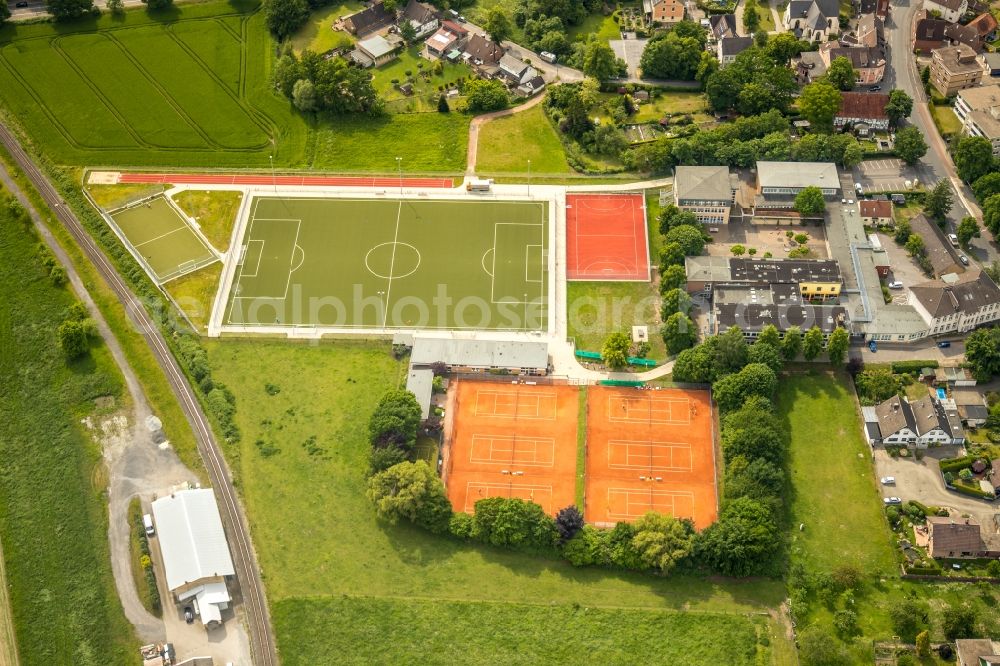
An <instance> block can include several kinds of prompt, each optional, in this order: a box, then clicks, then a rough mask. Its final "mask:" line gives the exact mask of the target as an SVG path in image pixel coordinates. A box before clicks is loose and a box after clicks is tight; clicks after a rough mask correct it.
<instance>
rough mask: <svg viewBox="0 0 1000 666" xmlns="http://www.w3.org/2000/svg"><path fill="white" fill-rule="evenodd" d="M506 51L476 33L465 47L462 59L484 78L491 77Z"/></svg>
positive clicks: (497, 68)
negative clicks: (484, 76)
mask: <svg viewBox="0 0 1000 666" xmlns="http://www.w3.org/2000/svg"><path fill="white" fill-rule="evenodd" d="M506 53H507V52H506V50H504V48H503V47H502V46H500V45H499V44H497V43H496V42H494V41H493V40H491V39H489V38H488V37H484V36H483V35H480V34H479V33H476V34H474V35H472V36H471V37H469V41H468V42H467V43H466V45H465V53H464V57H465V60H466V62H468V64H469V65H471V66H472V67H473V68H474V69H476V70H477V71H479V72H480V73H482V74H484V75H486V76H493V75H494V74H496V73H497V71H498V70H499V68H500V59H501V58H503V57H504V54H506Z"/></svg>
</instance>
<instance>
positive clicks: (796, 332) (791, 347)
mask: <svg viewBox="0 0 1000 666" xmlns="http://www.w3.org/2000/svg"><path fill="white" fill-rule="evenodd" d="M801 350H802V331H801V329H800V328H799V327H798V326H789V327H788V328H787V329H786V330H785V337H783V338H782V339H781V355H782V356H784V357H785V360H786V361H794V360H795V359H796V358H798V357H799V352H800V351H801Z"/></svg>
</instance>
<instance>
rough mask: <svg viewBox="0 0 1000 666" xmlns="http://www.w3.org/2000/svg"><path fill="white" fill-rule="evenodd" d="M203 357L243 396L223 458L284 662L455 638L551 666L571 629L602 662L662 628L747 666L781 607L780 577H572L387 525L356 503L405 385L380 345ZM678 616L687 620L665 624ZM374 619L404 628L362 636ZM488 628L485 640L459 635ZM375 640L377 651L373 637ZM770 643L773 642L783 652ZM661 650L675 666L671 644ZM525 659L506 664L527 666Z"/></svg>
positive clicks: (399, 650)
mask: <svg viewBox="0 0 1000 666" xmlns="http://www.w3.org/2000/svg"><path fill="white" fill-rule="evenodd" d="M206 348H207V349H208V353H209V363H210V365H211V366H212V372H213V377H215V378H216V380H217V381H221V382H224V383H225V384H226V385H227V386H229V387H231V389H232V390H233V391H234V393H235V394H236V398H237V414H236V420H237V422H238V424H239V426H240V429H241V431H242V433H243V436H242V440H241V442H240V443H238V444H229V445H227V446H228V449H227V457H228V458H229V460H230V463H231V465H232V467H233V471H234V474H235V476H236V478H237V480H238V483H239V485H240V488H241V490H242V494H243V497H244V500H245V502H246V506H247V512H248V516H249V519H250V522H251V526H252V529H253V532H254V535H255V543H256V545H257V548H258V552H259V555H260V564H261V568H262V570H263V571H265V572H267V582H268V593H269V600H270V602H271V603H272V607H273V608H274V615H275V622H276V626H277V632H278V644H279V648H280V649H281V652H282V655H283V657H284V658H285V659H286V660H287V661H288V663H290V664H310V663H323V662H324V661H328V660H329V656H330V655H333V654H336V655H337V660H339V661H342V662H351V663H370V662H372V661H383V660H390V659H392V658H394V657H398V656H400V655H401V654H404V653H406V654H414V653H416V651H419V653H420V654H425V655H428V654H434V653H435V652H434V651H435V650H437V649H438V648H439V647H440V648H441V649H444V647H443V646H444V645H445V644H450V643H453V642H454V641H455V640H458V638H459V637H460V638H461V639H462V642H463V644H464V645H465V646H466V653H465V655H464V659H465V660H466V661H469V660H472V661H475V660H477V659H478V660H479V661H482V660H483V659H482V655H483V654H491V653H493V652H494V651H499V652H497V653H498V654H499V653H500V652H504V651H505V650H512V649H528V648H529V647H530V648H531V649H532V650H534V649H538V650H554V651H555V652H551V653H539V654H538V655H537V657H538V658H540V659H544V658H546V657H548V656H552V659H553V660H554V661H557V662H558V661H565V659H566V657H565V656H564V655H565V653H562V652H560V650H561V649H562V648H559V647H557V646H555V645H552V644H553V643H559V642H560V641H559V640H558V639H556V638H555V637H556V636H565V635H566V633H565V631H564V629H565V628H566V627H578V628H579V631H574V632H573V633H572V635H574V636H575V638H574V639H573V640H572V641H570V643H572V644H573V646H575V648H576V651H575V652H574V654H575V655H577V656H578V655H580V654H586V653H587V652H589V651H590V650H601V651H602V654H605V655H608V656H609V658H610V660H611V661H613V660H614V654H615V653H614V649H615V648H613V647H611V646H612V645H615V644H617V643H619V641H620V642H621V643H622V644H624V645H625V646H627V645H629V644H630V642H631V641H633V640H639V639H641V638H642V637H644V636H646V635H648V634H647V633H646V632H648V631H652V630H653V629H654V628H656V627H659V630H660V631H667V632H680V633H683V634H684V635H685V636H687V638H685V639H684V640H687V641H691V642H690V643H686V645H687V646H688V649H690V650H692V651H695V652H699V654H700V652H701V650H702V647H699V646H702V645H704V641H706V640H708V638H707V637H708V636H710V635H715V634H717V632H719V631H720V630H722V628H723V627H726V629H725V631H726V632H727V633H729V632H731V633H732V634H733V635H734V636H740V637H741V638H740V641H739V642H738V643H737V644H736V645H735V646H733V647H732V648H725V647H720V646H716V647H714V648H706V649H705V654H707V655H713V654H714V655H715V656H716V657H718V658H720V659H722V660H723V661H724V662H726V663H744V662H745V661H746V659H747V657H745V656H743V655H745V654H746V652H745V651H744V650H748V649H749V647H750V646H752V644H753V643H754V641H753V640H752V639H751V638H749V635H750V634H749V633H748V632H751V631H753V627H754V626H756V625H757V622H756V620H754V619H753V618H751V617H749V616H748V615H747V614H748V613H757V612H761V611H764V610H766V609H767V608H774V607H776V606H777V604H779V603H780V600H781V599H782V598H783V596H784V586H783V585H782V584H781V583H779V582H776V581H768V580H748V581H743V582H731V581H722V580H714V579H713V580H707V579H701V578H696V577H690V576H680V575H675V576H671V577H669V578H662V577H654V576H645V575H639V574H632V573H624V572H615V571H608V570H599V569H575V568H574V567H572V566H570V565H569V564H567V563H565V562H563V561H561V560H556V559H550V558H545V557H536V556H533V555H528V554H522V553H517V552H511V551H505V550H495V549H490V548H482V547H477V546H473V545H469V544H463V543H459V542H456V541H453V540H451V539H449V538H447V537H435V536H432V535H429V534H427V533H426V532H424V531H423V530H420V529H418V528H415V527H413V526H410V525H397V526H389V525H385V524H381V523H379V522H378V521H377V520H376V518H375V514H374V510H373V508H372V507H371V505H370V503H369V502H368V500H367V499H366V498H365V496H364V485H365V481H364V473H365V469H366V465H367V462H366V451H367V449H368V442H367V439H366V437H367V420H368V417H369V415H370V414H371V411H372V409H373V408H374V405H375V402H376V401H377V399H378V397H379V396H380V395H381V394H382V392H383V391H385V390H386V389H388V388H390V387H394V386H397V385H398V384H399V383H400V382H402V381H404V380H405V368H406V366H405V364H404V363H400V362H397V361H395V360H393V358H392V356H391V354H390V353H389V352H390V350H389V345H388V344H361V343H345V342H337V343H319V344H316V343H310V344H301V345H300V344H290V343H288V342H284V341H266V340H221V341H216V340H211V341H207V342H206ZM289 377H294V378H295V380H294V381H290V380H288V379H287V378H289ZM266 384H271V387H270V391H268V390H265V385H266ZM275 388H277V389H278V391H277V392H275V390H274V389H275ZM407 599H408V600H407ZM487 601H488V602H491V603H481V602H487ZM575 604H578V605H579V606H580V607H582V608H577V606H576V605H575ZM583 608H586V609H587V610H586V611H583ZM457 609H461V610H457ZM614 609H620V610H614ZM677 610H692V611H694V613H692V614H690V615H674V614H672V613H669V611H677ZM706 611H707V612H708V614H706V613H705V612H706ZM584 613H585V615H584ZM719 614H723V615H722V616H720V615H719ZM375 615H378V616H380V617H397V616H405V617H406V618H407V621H406V622H404V623H400V622H395V621H391V622H387V623H386V622H385V621H383V620H379V621H378V623H377V624H375V625H374V627H372V626H369V625H371V623H373V622H375V619H374V616H375ZM461 618H464V619H461ZM626 623H628V624H626ZM483 626H490V631H489V632H483V631H476V632H473V633H471V634H470V632H471V631H472V630H471V629H468V628H466V627H483ZM366 627H368V628H366ZM375 627H378V629H375ZM456 627H457V628H456ZM683 627H686V628H684V629H682V628H683ZM373 630H375V631H377V633H378V635H379V636H380V638H379V639H378V640H371V639H370V636H371V634H370V633H368V632H371V631H373ZM771 633H772V636H771V637H770V639H769V640H770V642H771V643H772V645H774V644H776V643H778V642H780V641H781V640H782V639H780V634H779V636H775V635H773V634H774V632H773V631H772V632H771ZM491 636H498V637H503V636H510V637H511V638H509V639H503V640H502V641H501V640H498V639H494V638H491ZM527 637H530V640H525V639H526V638H527ZM679 640H680V639H679ZM500 643H506V644H507V646H508V647H506V648H501V647H500V646H499V644H500ZM515 645H516V646H518V648H514V647H513V646H515ZM546 645H548V646H549V647H544V646H546ZM678 645H680V644H678ZM453 649H454V648H453V647H449V648H447V651H445V652H441V653H440V654H442V657H441V659H440V663H447V662H448V661H449V657H453V656H455V653H454V652H452V650H453ZM648 649H653V648H648ZM655 649H656V650H658V651H659V650H664V652H662V653H661V652H657V653H656V654H657V656H662V657H663V660H664V661H667V662H669V661H670V659H669V657H670V655H671V654H672V653H669V652H666V651H667V650H671V649H673V648H672V647H668V646H664V645H657V646H656V647H655ZM728 649H732V650H733V652H729V653H720V652H713V650H728ZM776 651H777V650H776ZM504 654H508V653H506V652H504ZM524 654H525V655H528V656H526V657H524V658H522V659H521V661H520V662H518V661H517V659H516V658H514V657H512V659H514V663H521V662H524V661H525V660H530V654H529V653H528V652H525V653H524ZM728 655H737V656H736V657H735V661H733V662H730V661H729V659H728ZM462 659H463V656H462V655H459V657H458V658H457V660H458V661H462ZM536 661H537V659H536ZM704 663H710V662H708V661H706V662H704ZM764 663H767V661H766V660H765V662H764Z"/></svg>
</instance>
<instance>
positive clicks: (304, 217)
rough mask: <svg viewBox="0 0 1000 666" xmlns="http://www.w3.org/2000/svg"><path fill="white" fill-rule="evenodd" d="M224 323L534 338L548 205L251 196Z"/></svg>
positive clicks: (541, 314)
mask: <svg viewBox="0 0 1000 666" xmlns="http://www.w3.org/2000/svg"><path fill="white" fill-rule="evenodd" d="M250 211H251V212H250V216H251V217H250V219H249V220H248V222H247V228H246V232H245V234H244V236H243V239H242V243H241V244H242V247H241V251H240V253H239V260H238V261H239V264H238V268H237V272H236V274H235V277H234V280H233V286H232V289H231V293H230V296H229V303H228V306H227V310H226V314H225V321H224V323H225V324H230V325H253V326H262V325H266V326H272V325H277V326H324V327H362V328H439V329H440V328H447V329H503V330H522V331H523V330H542V329H544V328H546V325H547V321H548V268H547V266H548V260H547V257H548V247H549V240H548V206H547V204H545V203H544V202H529V201H464V200H458V201H456V200H452V201H433V200H405V199H398V200H393V199H389V200H385V199H335V198H322V199H317V198H303V199H299V198H294V199H293V198H275V197H259V198H257V199H255V200H254V201H253V202H252V203H251V209H250Z"/></svg>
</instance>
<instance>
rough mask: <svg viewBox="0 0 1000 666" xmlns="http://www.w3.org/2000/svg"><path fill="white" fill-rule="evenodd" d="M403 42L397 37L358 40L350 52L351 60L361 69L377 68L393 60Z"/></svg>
mask: <svg viewBox="0 0 1000 666" xmlns="http://www.w3.org/2000/svg"><path fill="white" fill-rule="evenodd" d="M402 43H403V40H402V39H400V37H399V36H398V35H388V38H387V37H383V36H382V35H373V36H372V37H369V38H367V39H362V40H360V41H359V42H358V43H357V45H356V46H355V48H354V50H353V51H351V59H352V60H353V61H354V62H356V63H358V64H359V65H361V66H362V67H379V66H381V65H384V64H385V63H387V62H389V61H390V60H393V59H395V57H396V52H397V51H398V50H399V48H400V46H402Z"/></svg>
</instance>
